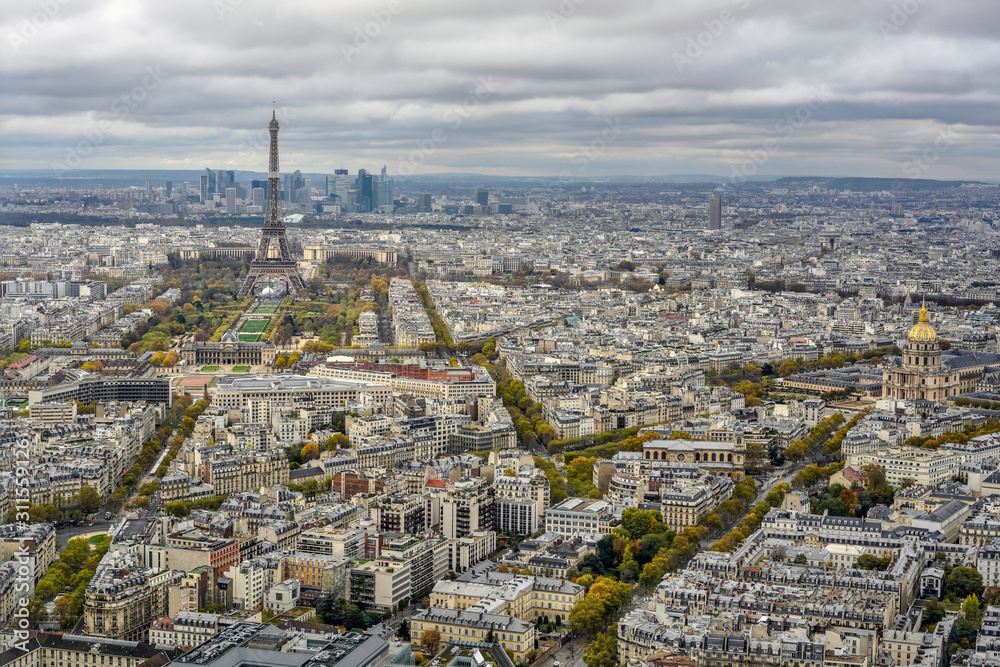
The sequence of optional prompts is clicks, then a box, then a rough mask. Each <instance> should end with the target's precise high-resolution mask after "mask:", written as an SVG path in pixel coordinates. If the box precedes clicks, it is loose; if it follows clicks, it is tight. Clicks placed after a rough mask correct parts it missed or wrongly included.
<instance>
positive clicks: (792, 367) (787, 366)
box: [778, 359, 799, 378]
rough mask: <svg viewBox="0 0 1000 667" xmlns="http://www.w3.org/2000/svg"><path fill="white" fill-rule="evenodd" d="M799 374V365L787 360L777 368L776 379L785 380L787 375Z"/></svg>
mask: <svg viewBox="0 0 1000 667" xmlns="http://www.w3.org/2000/svg"><path fill="white" fill-rule="evenodd" d="M798 372H799V365H798V364H797V363H795V362H794V361H792V360H791V359H789V360H788V361H785V362H784V363H782V364H781V366H779V367H778V377H783V378H786V377H788V376H789V375H795V374H797V373H798Z"/></svg>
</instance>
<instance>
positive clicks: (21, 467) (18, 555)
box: [10, 438, 34, 651]
mask: <svg viewBox="0 0 1000 667" xmlns="http://www.w3.org/2000/svg"><path fill="white" fill-rule="evenodd" d="M30 466H31V457H30V455H29V452H28V439H27V438H21V439H18V440H15V441H14V509H15V510H16V512H15V515H14V521H15V522H16V528H17V535H18V537H17V541H18V549H17V551H16V552H14V556H15V558H14V559H13V560H15V561H16V562H17V570H16V572H15V576H14V613H13V614H11V617H12V618H11V622H10V625H11V626H12V627H13V628H14V638H15V641H14V647H15V648H19V649H21V650H22V651H27V650H28V639H29V638H30V636H31V630H32V628H31V613H30V611H29V609H28V598H29V597H31V591H32V589H33V586H34V577H33V576H32V572H31V567H30V560H29V558H30V556H31V554H30V553H29V552H28V549H27V548H26V547H25V544H24V543H25V540H26V539H27V538H26V537H25V536H24V535H25V531H26V530H27V526H28V521H29V520H30V519H31V517H30V516H29V515H28V510H29V509H30V508H31V475H29V473H28V469H29V467H30Z"/></svg>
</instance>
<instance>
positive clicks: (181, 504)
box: [163, 496, 229, 519]
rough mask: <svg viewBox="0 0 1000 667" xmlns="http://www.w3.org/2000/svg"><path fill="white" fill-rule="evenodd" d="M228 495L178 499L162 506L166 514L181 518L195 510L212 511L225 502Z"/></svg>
mask: <svg viewBox="0 0 1000 667" xmlns="http://www.w3.org/2000/svg"><path fill="white" fill-rule="evenodd" d="M228 497H229V496H212V497H210V498H199V499H198V500H178V501H176V502H172V503H167V504H166V505H164V507H163V508H164V509H165V510H167V514H170V515H171V516H176V517H178V518H181V519H183V518H184V517H186V516H188V515H190V514H191V512H194V511H196V510H208V511H210V512H214V511H216V510H217V509H219V508H220V507H222V503H224V502H226V498H228Z"/></svg>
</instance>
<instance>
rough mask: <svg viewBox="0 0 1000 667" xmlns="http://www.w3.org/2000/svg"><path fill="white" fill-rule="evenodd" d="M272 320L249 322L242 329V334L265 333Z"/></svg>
mask: <svg viewBox="0 0 1000 667" xmlns="http://www.w3.org/2000/svg"><path fill="white" fill-rule="evenodd" d="M268 324H270V320H247V321H246V322H244V323H243V326H241V327H240V333H263V331H264V330H265V329H267V325H268Z"/></svg>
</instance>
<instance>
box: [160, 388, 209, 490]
mask: <svg viewBox="0 0 1000 667" xmlns="http://www.w3.org/2000/svg"><path fill="white" fill-rule="evenodd" d="M207 408H208V400H207V399H204V398H202V399H199V400H198V401H197V402H196V401H195V400H194V399H193V398H192V397H191V394H184V395H183V396H181V397H180V398H178V399H177V400H176V401H174V404H173V405H171V406H170V410H169V411H168V412H167V417H166V419H164V420H163V422H162V423H161V424H160V428H159V429H158V430H157V431H156V438H155V439H156V440H157V441H158V442H159V443H160V447H163V446H168V447H170V450H169V452H168V453H167V455H166V456H165V457H164V459H163V463H161V464H160V467H158V468H157V469H156V476H157V477H159V478H160V479H163V476H164V475H166V474H167V469H168V468H169V467H170V462H171V461H173V460H174V457H176V456H177V452H179V451H180V449H181V445H183V444H184V441H185V440H186V439H187V438H189V437H191V434H192V433H194V427H195V426H196V425H197V423H198V417H200V416H201V414H202V413H203V412H204V411H205V410H206V409H207ZM175 429H176V432H175Z"/></svg>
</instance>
